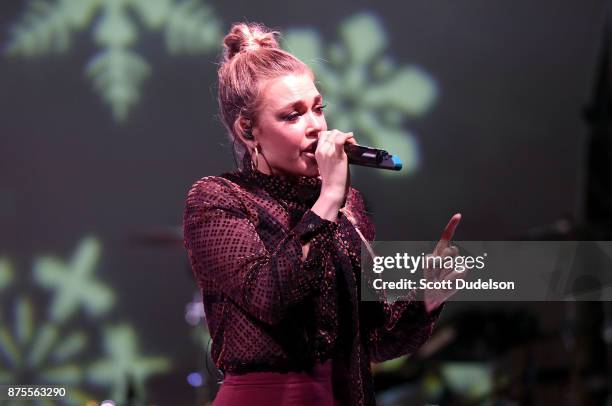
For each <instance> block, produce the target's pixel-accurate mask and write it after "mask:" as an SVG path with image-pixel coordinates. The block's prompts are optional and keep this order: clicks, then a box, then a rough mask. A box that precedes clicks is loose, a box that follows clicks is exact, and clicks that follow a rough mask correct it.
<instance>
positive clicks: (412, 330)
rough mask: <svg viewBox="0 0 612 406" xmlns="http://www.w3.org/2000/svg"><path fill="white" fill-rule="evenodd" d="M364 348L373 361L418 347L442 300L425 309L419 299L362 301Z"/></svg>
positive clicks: (397, 355)
mask: <svg viewBox="0 0 612 406" xmlns="http://www.w3.org/2000/svg"><path fill="white" fill-rule="evenodd" d="M363 304H364V312H363V314H364V316H365V317H366V318H371V319H370V320H369V321H370V323H368V324H369V325H370V329H369V331H368V333H367V348H368V352H369V354H370V360H371V361H372V362H383V361H387V360H390V359H393V358H397V357H400V356H402V355H405V354H412V353H414V352H415V351H416V350H418V349H419V348H420V347H421V345H423V344H424V343H425V341H427V340H428V339H429V337H430V336H431V333H432V331H433V328H434V326H435V323H436V321H437V320H438V317H439V316H440V312H441V311H442V308H443V306H444V305H443V304H442V305H441V306H439V307H438V308H437V309H436V310H434V311H432V312H431V313H427V311H426V310H425V305H424V303H423V301H422V300H416V299H413V300H410V299H409V298H406V300H404V301H397V302H394V303H387V302H384V303H382V302H364V303H363Z"/></svg>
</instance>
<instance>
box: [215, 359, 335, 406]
mask: <svg viewBox="0 0 612 406" xmlns="http://www.w3.org/2000/svg"><path fill="white" fill-rule="evenodd" d="M235 405H249V406H277V405H278V406H280V405H282V406H311V405H320V406H338V405H339V403H338V402H337V401H336V400H335V399H334V395H333V392H332V361H331V360H327V361H326V362H325V363H323V364H320V363H317V364H316V365H315V368H314V370H313V372H312V374H311V373H306V372H289V373H280V372H250V373H247V374H244V375H232V374H227V375H226V376H225V379H224V380H223V383H222V384H221V388H220V389H219V393H217V397H216V398H215V401H214V402H213V406H235Z"/></svg>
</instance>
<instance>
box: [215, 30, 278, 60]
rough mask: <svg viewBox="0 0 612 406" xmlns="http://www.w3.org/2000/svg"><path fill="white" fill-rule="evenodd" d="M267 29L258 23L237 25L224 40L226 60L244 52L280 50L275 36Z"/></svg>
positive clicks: (273, 32)
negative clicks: (262, 49)
mask: <svg viewBox="0 0 612 406" xmlns="http://www.w3.org/2000/svg"><path fill="white" fill-rule="evenodd" d="M277 34H278V31H271V30H269V29H268V28H267V27H265V26H263V25H261V24H256V23H236V24H234V25H232V28H231V29H230V32H229V34H227V35H226V36H225V38H224V39H223V45H224V47H225V50H224V55H225V60H226V61H229V60H230V59H232V58H233V57H234V56H236V54H238V53H240V52H243V51H256V50H258V49H261V48H279V46H278V43H277V42H276V38H275V35H277Z"/></svg>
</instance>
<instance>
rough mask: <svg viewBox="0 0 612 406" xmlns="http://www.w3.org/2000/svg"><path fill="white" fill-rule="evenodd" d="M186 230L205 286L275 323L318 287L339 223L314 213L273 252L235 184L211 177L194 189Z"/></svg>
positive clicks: (187, 244) (195, 269)
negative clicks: (292, 306) (237, 193)
mask: <svg viewBox="0 0 612 406" xmlns="http://www.w3.org/2000/svg"><path fill="white" fill-rule="evenodd" d="M183 227H184V236H185V247H186V249H187V251H188V254H189V258H190V260H191V264H192V268H193V272H194V274H195V276H196V278H197V280H198V283H199V284H200V286H201V287H202V288H203V289H204V290H206V289H208V287H207V286H206V284H212V286H213V287H214V289H218V290H220V291H221V292H222V293H223V294H225V295H226V296H227V297H228V298H230V299H231V300H233V301H234V302H235V303H237V304H238V305H239V306H240V307H241V308H242V309H244V310H245V311H246V312H248V313H249V314H251V315H252V316H253V317H255V318H257V319H259V320H260V321H262V322H264V323H268V324H275V323H278V322H279V321H280V320H282V319H283V317H284V316H285V314H286V312H287V309H288V308H289V307H290V306H291V305H293V304H295V303H298V302H299V301H301V300H303V299H304V298H306V297H308V296H309V295H311V294H312V292H313V290H314V289H315V288H316V286H317V284H318V283H317V282H318V280H319V276H320V272H321V269H322V266H323V258H324V256H325V255H327V254H326V250H325V246H326V245H330V244H329V242H330V241H331V239H332V236H333V231H334V229H335V228H336V227H337V225H336V224H335V223H334V222H331V221H328V220H325V219H322V218H321V217H319V216H318V215H317V214H315V213H314V212H313V211H312V210H308V211H307V212H306V213H305V214H304V216H303V218H302V219H301V221H299V222H298V224H297V225H296V226H295V227H294V228H293V229H292V230H290V231H289V232H288V233H287V234H286V235H284V236H283V237H282V238H281V239H280V241H279V242H278V244H277V245H276V246H275V247H274V248H272V249H270V250H268V249H266V247H265V245H264V243H263V242H262V241H261V239H260V236H259V235H258V234H257V231H256V229H255V226H254V225H253V224H252V223H251V221H250V220H249V219H248V218H247V216H246V214H245V210H244V206H243V204H242V202H240V201H239V199H238V198H237V197H236V196H235V195H234V194H233V193H232V192H231V190H230V186H228V184H226V183H225V180H224V179H222V178H217V177H208V178H204V179H202V180H201V181H199V182H197V183H196V184H195V185H194V186H193V187H192V189H191V190H190V191H189V194H188V196H187V202H186V207H185V213H184V221H183ZM305 245H307V246H308V247H309V248H307V251H306V255H305V256H304V257H303V254H304V248H303V247H304V246H305Z"/></svg>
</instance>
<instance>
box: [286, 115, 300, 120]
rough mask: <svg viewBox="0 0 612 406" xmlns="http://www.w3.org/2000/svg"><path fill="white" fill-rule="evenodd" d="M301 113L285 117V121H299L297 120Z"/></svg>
mask: <svg viewBox="0 0 612 406" xmlns="http://www.w3.org/2000/svg"><path fill="white" fill-rule="evenodd" d="M299 116H300V115H299V113H291V114H289V115H287V116H285V121H295V120H297V118H298V117H299Z"/></svg>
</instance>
